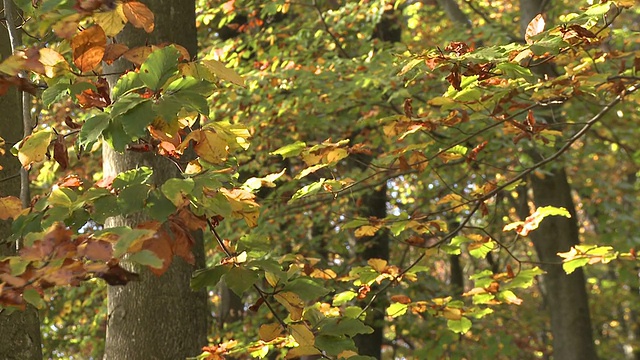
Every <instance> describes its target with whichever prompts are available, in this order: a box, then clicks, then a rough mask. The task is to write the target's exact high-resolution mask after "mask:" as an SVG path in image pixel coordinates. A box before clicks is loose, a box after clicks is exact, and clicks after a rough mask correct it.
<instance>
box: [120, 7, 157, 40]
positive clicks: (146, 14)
mask: <svg viewBox="0 0 640 360" xmlns="http://www.w3.org/2000/svg"><path fill="white" fill-rule="evenodd" d="M122 11H123V13H124V16H125V17H126V18H127V20H129V22H130V23H131V25H133V26H135V27H137V28H142V29H144V31H146V32H147V33H150V32H152V31H153V29H154V27H155V24H154V20H155V16H154V15H153V12H151V10H149V8H148V7H147V5H145V4H143V3H141V2H138V1H127V2H125V3H124V4H122Z"/></svg>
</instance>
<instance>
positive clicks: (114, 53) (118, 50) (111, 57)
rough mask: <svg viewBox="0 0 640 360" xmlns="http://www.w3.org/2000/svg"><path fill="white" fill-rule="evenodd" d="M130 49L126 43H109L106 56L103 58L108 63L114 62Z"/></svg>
mask: <svg viewBox="0 0 640 360" xmlns="http://www.w3.org/2000/svg"><path fill="white" fill-rule="evenodd" d="M128 50H129V47H128V46H127V45H124V44H108V45H107V46H106V47H105V50H104V56H103V57H102V60H103V61H104V62H105V63H107V64H108V65H111V64H113V62H114V61H116V60H118V58H119V57H120V56H122V55H124V54H125V53H126V52H127V51H128Z"/></svg>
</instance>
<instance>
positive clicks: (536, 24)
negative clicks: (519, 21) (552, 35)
mask: <svg viewBox="0 0 640 360" xmlns="http://www.w3.org/2000/svg"><path fill="white" fill-rule="evenodd" d="M544 25H545V22H544V18H543V17H542V14H538V15H536V16H535V17H534V18H533V19H531V21H530V22H529V25H527V30H526V31H525V33H524V39H525V40H526V42H527V44H533V40H532V39H531V38H532V37H534V36H536V35H538V34H540V33H541V32H543V31H544Z"/></svg>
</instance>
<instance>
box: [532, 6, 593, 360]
mask: <svg viewBox="0 0 640 360" xmlns="http://www.w3.org/2000/svg"><path fill="white" fill-rule="evenodd" d="M546 2H547V1H546V0H521V1H520V16H521V18H520V24H521V29H520V31H521V33H522V34H524V32H525V30H526V27H527V25H528V24H529V22H530V21H531V20H532V19H533V18H534V17H535V16H536V15H537V14H538V13H540V12H541V11H543V10H544V9H543V7H544V6H545V3H546ZM540 71H544V72H545V74H543V75H547V76H550V77H552V76H554V72H555V69H553V67H552V63H549V67H547V68H544V69H540ZM546 170H547V171H548V175H545V176H544V177H543V178H540V177H538V176H530V177H529V184H530V186H531V188H532V189H533V202H534V204H535V206H536V207H541V206H547V205H552V206H556V207H564V208H566V209H567V210H568V211H569V213H570V214H571V218H569V219H568V218H565V217H563V216H551V217H548V218H546V219H544V221H542V223H541V225H540V227H539V228H538V229H537V230H535V231H533V232H532V233H531V240H532V241H533V244H534V246H535V248H536V252H537V253H538V258H539V259H540V261H541V262H542V263H543V264H542V266H541V268H542V269H543V270H545V271H546V274H545V275H544V276H543V279H544V283H543V285H544V288H545V290H546V291H545V292H546V304H547V305H548V307H549V313H550V316H551V333H552V334H553V357H554V358H555V359H563V360H564V359H566V360H590V359H597V358H598V356H597V352H596V349H595V345H594V342H593V334H592V327H591V317H590V314H589V300H588V296H587V291H586V289H585V280H584V272H583V271H582V268H579V269H576V270H575V271H574V272H573V273H572V274H571V275H567V274H566V273H565V271H564V270H563V269H562V265H561V263H562V258H560V257H559V256H558V255H557V254H558V253H559V252H566V251H569V249H571V247H572V246H574V245H578V244H579V243H580V238H579V234H578V222H577V216H576V210H575V205H574V204H573V199H572V197H571V186H570V185H569V181H568V179H567V174H566V172H565V170H564V167H563V166H562V164H554V166H553V167H551V168H548V169H546Z"/></svg>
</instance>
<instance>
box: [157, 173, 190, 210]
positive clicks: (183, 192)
mask: <svg viewBox="0 0 640 360" xmlns="http://www.w3.org/2000/svg"><path fill="white" fill-rule="evenodd" d="M194 185H195V183H194V182H193V180H192V179H169V180H167V181H166V182H165V183H164V184H162V187H161V190H162V193H163V194H164V195H165V196H166V197H167V199H169V200H170V201H171V202H172V203H173V204H174V205H175V206H176V207H180V206H182V205H184V202H185V198H186V196H188V195H190V194H191V192H192V191H193V187H194Z"/></svg>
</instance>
